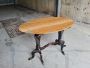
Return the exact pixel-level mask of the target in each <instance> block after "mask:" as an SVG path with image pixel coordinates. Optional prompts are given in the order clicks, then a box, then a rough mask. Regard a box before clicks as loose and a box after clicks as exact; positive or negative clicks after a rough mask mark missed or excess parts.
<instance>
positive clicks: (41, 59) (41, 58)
mask: <svg viewBox="0 0 90 68" xmlns="http://www.w3.org/2000/svg"><path fill="white" fill-rule="evenodd" d="M39 54H40V61H41V63H42V64H44V61H43V57H42V53H41V51H40V52H39Z"/></svg>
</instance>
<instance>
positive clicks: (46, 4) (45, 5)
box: [18, 0, 55, 15]
mask: <svg viewBox="0 0 90 68" xmlns="http://www.w3.org/2000/svg"><path fill="white" fill-rule="evenodd" d="M18 4H20V5H22V6H25V7H28V8H31V9H35V10H37V11H39V12H45V13H49V14H51V15H53V14H54V13H55V0H18Z"/></svg>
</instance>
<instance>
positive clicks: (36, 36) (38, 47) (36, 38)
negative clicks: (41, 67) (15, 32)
mask: <svg viewBox="0 0 90 68" xmlns="http://www.w3.org/2000/svg"><path fill="white" fill-rule="evenodd" d="M34 38H35V41H36V49H35V50H33V51H32V52H31V55H32V56H31V57H30V58H28V60H31V59H33V58H34V56H35V53H39V54H40V61H41V63H42V64H43V63H44V62H43V59H42V53H41V48H40V38H41V36H40V35H38V34H35V35H34Z"/></svg>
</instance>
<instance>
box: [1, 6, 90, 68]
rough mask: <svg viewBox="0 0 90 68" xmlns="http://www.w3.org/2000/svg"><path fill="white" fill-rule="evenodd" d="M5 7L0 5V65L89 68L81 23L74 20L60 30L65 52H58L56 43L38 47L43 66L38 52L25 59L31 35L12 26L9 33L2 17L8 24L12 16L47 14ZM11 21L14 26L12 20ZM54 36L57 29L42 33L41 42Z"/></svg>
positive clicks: (88, 42) (89, 42)
mask: <svg viewBox="0 0 90 68" xmlns="http://www.w3.org/2000/svg"><path fill="white" fill-rule="evenodd" d="M6 8H7V9H6ZM6 8H2V9H0V68H90V61H89V60H90V35H88V34H87V33H85V32H84V31H81V27H80V26H79V25H77V24H75V25H74V26H73V27H72V28H71V29H69V30H67V31H65V32H64V34H63V39H64V40H65V41H66V43H65V44H66V45H67V47H66V48H64V51H65V53H66V55H65V56H63V55H62V54H61V52H60V47H59V46H58V45H57V46H50V47H48V48H46V49H45V50H43V51H42V53H43V59H44V66H43V65H42V64H41V62H40V60H39V55H38V54H36V56H35V58H34V59H33V60H31V61H28V60H27V59H28V57H30V56H31V55H30V52H31V51H32V50H33V49H34V48H35V40H34V37H33V35H32V34H20V35H18V34H17V31H16V33H15V32H13V30H15V29H14V28H12V29H13V30H12V31H10V32H11V33H10V34H9V33H8V31H7V29H6V28H5V26H4V25H3V21H4V22H5V21H7V22H8V24H9V23H10V21H12V20H10V19H12V18H14V19H15V18H16V19H18V18H19V20H21V21H27V20H29V19H33V18H37V17H43V16H48V15H46V14H42V13H37V12H34V11H30V12H29V11H28V10H27V11H21V10H22V9H21V10H20V9H18V8H17V9H16V8H11V7H6ZM18 14H19V15H18ZM13 22H17V21H13ZM6 25H7V24H6ZM14 25H15V26H16V24H14ZM8 29H11V28H10V25H8ZM11 35H14V36H13V37H12V36H11ZM56 38H57V33H52V34H47V35H42V38H41V46H43V45H45V44H46V43H48V42H51V41H54V40H55V39H56Z"/></svg>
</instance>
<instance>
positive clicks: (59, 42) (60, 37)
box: [56, 31, 66, 55]
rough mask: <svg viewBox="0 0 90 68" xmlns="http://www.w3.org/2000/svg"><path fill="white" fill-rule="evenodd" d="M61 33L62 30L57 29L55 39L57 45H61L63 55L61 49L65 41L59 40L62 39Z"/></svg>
mask: <svg viewBox="0 0 90 68" xmlns="http://www.w3.org/2000/svg"><path fill="white" fill-rule="evenodd" d="M62 34H63V31H59V32H58V39H57V40H56V42H57V44H58V45H61V53H62V54H63V55H65V53H64V51H63V48H64V47H65V46H66V45H64V43H65V41H63V40H61V39H62Z"/></svg>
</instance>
